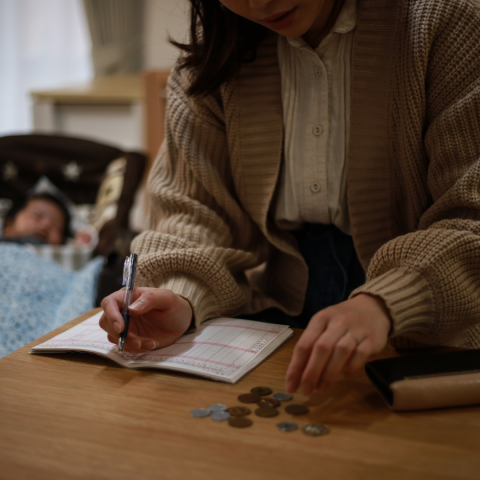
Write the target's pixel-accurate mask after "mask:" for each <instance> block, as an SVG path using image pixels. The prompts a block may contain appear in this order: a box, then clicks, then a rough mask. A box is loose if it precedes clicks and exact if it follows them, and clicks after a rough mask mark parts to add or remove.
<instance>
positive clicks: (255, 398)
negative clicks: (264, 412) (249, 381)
mask: <svg viewBox="0 0 480 480" xmlns="http://www.w3.org/2000/svg"><path fill="white" fill-rule="evenodd" d="M237 400H238V401H239V402H242V403H257V402H259V401H260V395H258V394H256V393H242V394H241V395H239V396H238V397H237Z"/></svg>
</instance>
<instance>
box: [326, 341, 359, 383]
mask: <svg viewBox="0 0 480 480" xmlns="http://www.w3.org/2000/svg"><path fill="white" fill-rule="evenodd" d="M347 334H348V332H347ZM347 334H345V335H344V336H343V337H342V338H340V340H338V342H337V344H336V345H335V347H334V349H333V353H332V355H331V356H330V359H329V360H328V363H327V364H326V366H325V368H324V370H323V374H322V375H321V377H320V381H319V383H318V389H319V390H326V389H327V388H329V387H330V385H332V383H333V382H334V381H335V380H336V379H337V377H338V375H339V374H340V372H341V371H342V370H343V368H344V366H345V364H346V363H347V362H348V360H349V359H350V358H351V357H352V355H353V354H354V353H355V350H356V348H357V341H356V340H355V338H354V337H353V336H352V335H347Z"/></svg>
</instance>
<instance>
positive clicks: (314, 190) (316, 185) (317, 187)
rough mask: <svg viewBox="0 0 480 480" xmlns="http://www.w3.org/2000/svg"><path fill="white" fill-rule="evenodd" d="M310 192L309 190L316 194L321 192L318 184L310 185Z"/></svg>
mask: <svg viewBox="0 0 480 480" xmlns="http://www.w3.org/2000/svg"><path fill="white" fill-rule="evenodd" d="M310 190H311V191H312V192H313V193H318V192H319V191H320V190H321V187H320V184H319V183H318V182H313V183H312V184H311V185H310Z"/></svg>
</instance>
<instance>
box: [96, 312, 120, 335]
mask: <svg viewBox="0 0 480 480" xmlns="http://www.w3.org/2000/svg"><path fill="white" fill-rule="evenodd" d="M98 325H99V326H100V328H101V329H103V330H105V331H106V332H107V333H108V334H109V335H112V336H113V337H115V336H117V337H118V332H117V331H116V330H115V328H114V327H113V324H112V323H111V322H109V321H108V318H107V316H106V315H105V313H103V314H102V316H101V317H100V320H99V321H98Z"/></svg>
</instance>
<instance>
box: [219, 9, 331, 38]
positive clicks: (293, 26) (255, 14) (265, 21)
mask: <svg viewBox="0 0 480 480" xmlns="http://www.w3.org/2000/svg"><path fill="white" fill-rule="evenodd" d="M220 2H221V3H222V4H223V5H224V6H225V7H226V8H228V9H229V10H231V11H232V12H234V13H236V14H237V15H240V16H241V17H244V18H246V19H247V20H250V21H252V22H255V23H258V24H260V25H263V26H264V27H267V28H269V29H270V30H274V31H275V32H277V33H279V34H280V35H283V36H285V37H300V36H303V35H305V34H307V33H309V34H316V33H319V31H321V30H322V28H323V27H324V25H325V23H326V22H327V20H328V17H329V16H330V13H331V11H332V9H333V5H334V4H335V0H220Z"/></svg>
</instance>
